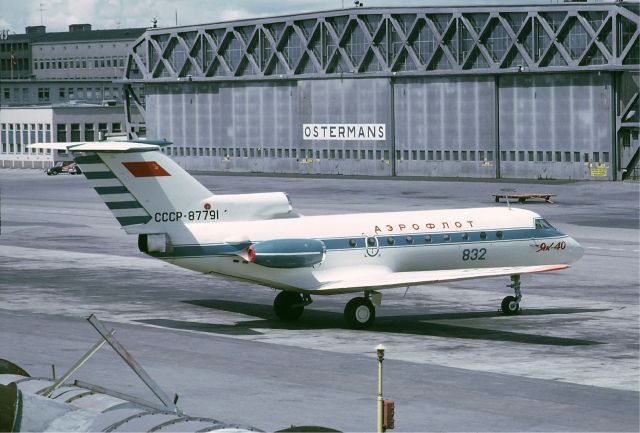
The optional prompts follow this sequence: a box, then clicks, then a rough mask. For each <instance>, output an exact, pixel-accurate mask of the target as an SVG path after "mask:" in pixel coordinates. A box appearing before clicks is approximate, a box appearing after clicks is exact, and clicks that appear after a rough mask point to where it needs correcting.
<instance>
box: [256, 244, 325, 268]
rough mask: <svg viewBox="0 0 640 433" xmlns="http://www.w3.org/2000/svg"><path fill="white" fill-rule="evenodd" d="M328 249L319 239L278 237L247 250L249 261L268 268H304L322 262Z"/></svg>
mask: <svg viewBox="0 0 640 433" xmlns="http://www.w3.org/2000/svg"><path fill="white" fill-rule="evenodd" d="M326 251H327V249H326V247H325V245H324V242H322V241H319V240H317V239H276V240H271V241H264V242H258V243H255V244H253V245H251V246H250V247H249V249H248V250H247V254H248V258H249V261H250V262H252V263H255V264H257V265H261V266H266V267H268V268H304V267H311V266H314V265H317V264H319V263H322V261H323V260H324V256H325V253H326Z"/></svg>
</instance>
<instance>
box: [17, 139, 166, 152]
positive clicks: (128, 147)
mask: <svg viewBox="0 0 640 433" xmlns="http://www.w3.org/2000/svg"><path fill="white" fill-rule="evenodd" d="M27 147H32V148H36V149H53V150H66V151H68V152H146V151H150V150H159V149H160V145H158V144H148V143H138V142H134V141H82V142H72V143H33V144H30V145H28V146H27Z"/></svg>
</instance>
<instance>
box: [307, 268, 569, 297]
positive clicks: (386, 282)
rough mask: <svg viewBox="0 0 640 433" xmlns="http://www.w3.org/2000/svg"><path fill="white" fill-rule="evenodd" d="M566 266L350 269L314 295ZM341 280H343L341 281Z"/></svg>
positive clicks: (537, 270)
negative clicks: (408, 269)
mask: <svg viewBox="0 0 640 433" xmlns="http://www.w3.org/2000/svg"><path fill="white" fill-rule="evenodd" d="M568 267H569V265H565V264H557V265H538V266H511V267H502V268H471V269H449V270H437V271H420V272H393V271H391V270H390V269H388V268H385V267H363V268H359V267H355V268H353V267H351V268H348V270H346V271H345V273H344V275H340V273H334V274H332V275H330V276H328V277H329V278H330V279H331V281H327V279H326V278H325V279H324V281H325V282H324V283H321V285H320V286H318V287H316V288H315V290H314V292H317V293H318V294H320V293H322V292H325V293H326V294H335V293H349V292H358V291H362V290H363V289H388V288H392V287H406V286H417V285H422V284H433V283H440V282H446V281H457V280H469V279H473V278H488V277H500V276H507V275H519V274H531V273H535V272H549V271H557V270H560V269H565V268H568ZM341 277H343V278H341Z"/></svg>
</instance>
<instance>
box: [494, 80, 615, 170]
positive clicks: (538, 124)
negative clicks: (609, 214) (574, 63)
mask: <svg viewBox="0 0 640 433" xmlns="http://www.w3.org/2000/svg"><path fill="white" fill-rule="evenodd" d="M611 81H612V80H611V74H609V73H602V72H591V73H581V74H544V75H527V76H519V75H505V76H501V77H499V83H500V85H499V87H500V99H499V105H500V110H499V111H500V119H499V127H500V141H499V143H500V155H498V156H499V157H500V174H501V177H507V178H509V177H521V178H542V179H547V178H551V179H563V178H564V179H567V178H568V179H585V178H589V177H590V171H591V169H593V168H596V167H598V166H599V165H600V164H606V165H607V166H608V165H609V164H610V162H611V149H612V140H613V138H612V133H613V132H612V119H611V117H612V115H611V113H612V106H611V105H612V104H611V95H612V91H611V84H612V83H611Z"/></svg>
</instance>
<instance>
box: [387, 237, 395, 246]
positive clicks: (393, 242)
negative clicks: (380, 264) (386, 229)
mask: <svg viewBox="0 0 640 433" xmlns="http://www.w3.org/2000/svg"><path fill="white" fill-rule="evenodd" d="M387 243H388V244H389V245H394V244H395V243H396V240H395V239H394V238H392V237H391V236H389V237H388V238H387Z"/></svg>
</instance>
